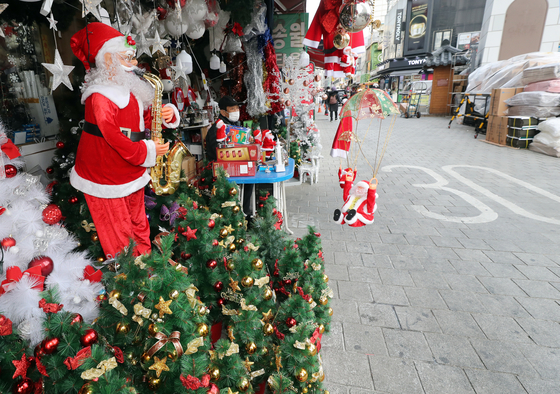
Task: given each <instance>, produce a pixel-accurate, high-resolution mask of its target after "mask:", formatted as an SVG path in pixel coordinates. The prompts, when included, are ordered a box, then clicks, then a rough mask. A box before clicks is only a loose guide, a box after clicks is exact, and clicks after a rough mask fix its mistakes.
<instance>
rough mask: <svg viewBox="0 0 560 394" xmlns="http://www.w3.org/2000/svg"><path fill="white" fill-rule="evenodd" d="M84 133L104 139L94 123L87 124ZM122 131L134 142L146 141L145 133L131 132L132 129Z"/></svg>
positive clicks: (122, 129)
mask: <svg viewBox="0 0 560 394" xmlns="http://www.w3.org/2000/svg"><path fill="white" fill-rule="evenodd" d="M84 131H85V132H86V133H88V134H91V135H94V136H96V137H101V138H103V134H101V130H99V126H97V125H96V124H93V123H89V122H85V125H84ZM121 131H122V133H123V134H124V135H126V136H127V137H128V138H130V140H131V141H132V142H138V141H142V140H143V139H145V133H144V132H143V131H130V129H125V128H121Z"/></svg>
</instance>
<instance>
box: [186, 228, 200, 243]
mask: <svg viewBox="0 0 560 394" xmlns="http://www.w3.org/2000/svg"><path fill="white" fill-rule="evenodd" d="M197 231H198V229H197V228H195V229H194V230H193V229H192V228H190V227H189V226H187V231H185V232H184V233H183V235H184V236H185V237H187V241H190V240H191V239H197V238H196V232H197Z"/></svg>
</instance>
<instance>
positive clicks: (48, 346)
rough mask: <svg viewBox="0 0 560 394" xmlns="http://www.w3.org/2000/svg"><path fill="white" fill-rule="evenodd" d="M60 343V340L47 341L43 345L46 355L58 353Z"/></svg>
mask: <svg viewBox="0 0 560 394" xmlns="http://www.w3.org/2000/svg"><path fill="white" fill-rule="evenodd" d="M59 343H60V340H59V339H58V338H53V339H45V340H44V341H43V343H42V345H43V352H44V353H45V354H53V353H54V352H56V349H57V348H58V345H59Z"/></svg>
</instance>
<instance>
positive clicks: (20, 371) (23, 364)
mask: <svg viewBox="0 0 560 394" xmlns="http://www.w3.org/2000/svg"><path fill="white" fill-rule="evenodd" d="M12 364H14V367H16V372H14V376H12V379H15V378H17V377H18V376H21V377H22V378H25V377H26V376H27V368H29V366H30V365H31V361H29V360H27V355H26V354H25V353H24V354H22V355H21V360H12Z"/></svg>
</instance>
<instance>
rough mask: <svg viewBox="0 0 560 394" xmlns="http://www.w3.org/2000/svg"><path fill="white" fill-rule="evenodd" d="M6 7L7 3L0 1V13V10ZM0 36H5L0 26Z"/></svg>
mask: <svg viewBox="0 0 560 394" xmlns="http://www.w3.org/2000/svg"><path fill="white" fill-rule="evenodd" d="M6 8H8V4H6V3H1V4H0V14H1V13H2V12H4V10H5V9H6ZM0 37H6V36H5V35H4V29H2V27H0Z"/></svg>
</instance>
